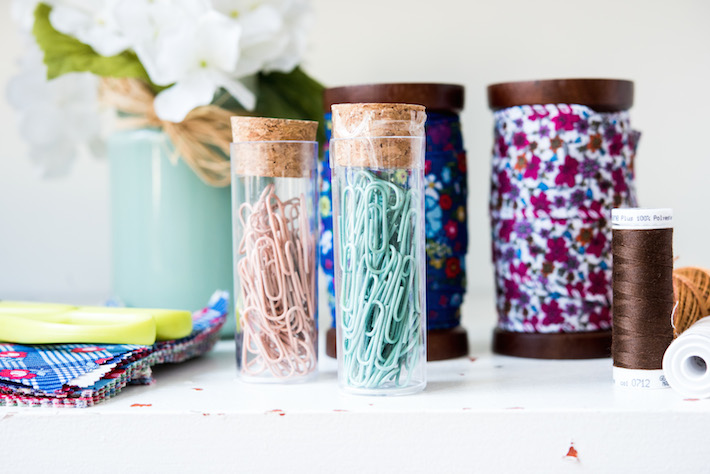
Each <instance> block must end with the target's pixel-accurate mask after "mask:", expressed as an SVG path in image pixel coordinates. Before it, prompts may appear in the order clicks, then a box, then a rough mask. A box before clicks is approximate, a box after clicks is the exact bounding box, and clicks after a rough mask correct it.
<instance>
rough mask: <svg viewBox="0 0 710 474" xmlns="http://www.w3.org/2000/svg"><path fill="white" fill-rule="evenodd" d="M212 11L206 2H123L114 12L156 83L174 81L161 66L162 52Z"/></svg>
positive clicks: (146, 0)
mask: <svg viewBox="0 0 710 474" xmlns="http://www.w3.org/2000/svg"><path fill="white" fill-rule="evenodd" d="M208 10H209V5H208V4H207V3H206V0H181V1H179V2H178V1H175V0H124V1H122V2H121V3H120V4H119V5H117V6H116V9H115V11H114V13H115V15H116V21H117V23H118V25H119V27H120V28H121V30H122V31H123V33H124V34H125V35H126V38H127V39H128V41H129V43H130V45H131V48H132V49H133V50H134V51H135V53H136V55H137V56H138V59H140V61H141V64H142V65H143V67H144V68H145V70H146V72H147V73H148V76H149V77H150V80H151V81H153V83H154V84H157V85H161V86H167V85H170V84H172V83H173V82H174V78H173V77H170V71H166V70H164V68H162V67H161V66H160V65H159V64H158V58H159V57H160V55H161V54H162V52H163V50H164V49H165V48H166V47H168V46H169V45H170V43H172V42H173V41H175V40H176V38H177V39H179V38H180V37H184V35H186V34H188V32H189V31H191V30H192V29H193V25H194V22H195V19H196V18H199V17H200V16H202V15H203V14H204V13H206V12H207V11H208Z"/></svg>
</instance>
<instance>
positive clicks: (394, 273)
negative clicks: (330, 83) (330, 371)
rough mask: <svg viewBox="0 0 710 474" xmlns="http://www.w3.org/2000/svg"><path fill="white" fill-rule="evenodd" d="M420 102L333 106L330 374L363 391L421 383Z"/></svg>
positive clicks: (398, 390)
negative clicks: (333, 355)
mask: <svg viewBox="0 0 710 474" xmlns="http://www.w3.org/2000/svg"><path fill="white" fill-rule="evenodd" d="M424 120H425V113H424V107H422V106H415V105H407V104H336V105H334V106H333V137H334V138H333V139H332V140H331V143H330V153H331V166H332V169H333V178H332V181H333V220H334V231H335V298H336V313H337V318H336V323H337V324H336V329H337V341H338V346H337V358H338V380H339V384H340V387H341V388H342V389H343V390H345V391H347V392H351V393H356V394H365V395H397V394H400V395H403V394H410V393H415V392H418V391H420V390H422V389H423V388H424V387H425V385H426V365H425V364H426V317H425V308H426V300H425V298H426V296H425V280H426V271H425V265H426V257H425V251H424V244H425V240H424V237H425V236H424V145H425V138H424Z"/></svg>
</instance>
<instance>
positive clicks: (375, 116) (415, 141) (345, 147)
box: [331, 104, 426, 169]
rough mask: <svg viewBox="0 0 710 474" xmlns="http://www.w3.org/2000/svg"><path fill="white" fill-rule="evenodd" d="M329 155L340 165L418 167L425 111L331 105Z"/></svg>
mask: <svg viewBox="0 0 710 474" xmlns="http://www.w3.org/2000/svg"><path fill="white" fill-rule="evenodd" d="M332 110H333V139H334V140H333V143H332V145H331V147H332V149H331V153H332V155H333V157H334V160H335V163H336V164H338V165H341V166H363V167H367V168H407V169H411V168H421V167H422V166H423V165H424V136H425V135H424V123H425V121H426V113H425V108H424V106H422V105H413V104H334V105H333V109H332Z"/></svg>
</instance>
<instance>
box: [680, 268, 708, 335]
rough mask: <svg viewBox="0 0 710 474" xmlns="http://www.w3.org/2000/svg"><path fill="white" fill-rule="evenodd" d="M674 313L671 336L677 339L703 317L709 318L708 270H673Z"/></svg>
mask: <svg viewBox="0 0 710 474" xmlns="http://www.w3.org/2000/svg"><path fill="white" fill-rule="evenodd" d="M673 292H674V296H675V302H676V307H675V312H674V318H673V336H674V337H678V336H680V335H681V334H682V333H683V332H685V331H686V330H687V329H688V328H690V326H692V325H693V324H695V322H697V321H698V320H700V319H702V318H704V317H705V316H710V270H707V269H705V268H699V267H682V268H676V269H675V270H673Z"/></svg>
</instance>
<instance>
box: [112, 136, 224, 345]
mask: <svg viewBox="0 0 710 474" xmlns="http://www.w3.org/2000/svg"><path fill="white" fill-rule="evenodd" d="M108 156H109V161H110V180H111V212H112V239H113V242H112V251H113V256H112V263H113V292H114V294H115V296H117V297H118V298H120V299H121V300H122V301H123V302H124V303H125V304H126V306H133V307H158V308H179V309H189V310H191V311H194V310H197V309H200V308H203V307H205V306H206V305H207V302H208V300H209V298H210V296H211V295H212V293H213V292H214V291H215V290H217V289H222V290H228V291H230V293H231V291H232V289H233V288H234V286H233V283H232V220H231V194H230V189H229V187H224V188H215V187H212V186H209V185H207V184H205V183H203V182H202V181H201V180H200V179H199V178H198V177H197V175H196V174H195V173H194V172H193V171H192V170H191V169H190V168H189V167H188V166H187V165H186V164H185V162H184V161H183V160H182V159H179V158H177V157H174V149H173V146H172V144H171V142H170V139H169V138H168V137H167V136H166V135H165V134H164V133H163V132H161V131H159V130H157V129H140V130H130V131H122V132H117V133H114V134H113V135H112V136H111V138H110V139H109V141H108ZM228 321H229V322H230V324H229V325H228V326H227V327H225V328H224V329H223V330H222V332H223V335H227V334H229V335H233V334H234V318H233V317H232V318H228Z"/></svg>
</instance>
